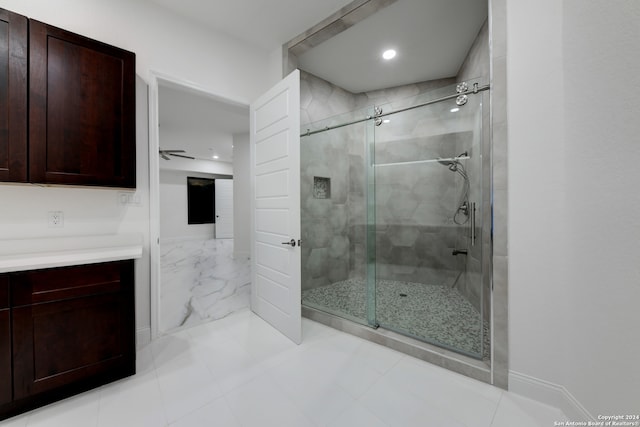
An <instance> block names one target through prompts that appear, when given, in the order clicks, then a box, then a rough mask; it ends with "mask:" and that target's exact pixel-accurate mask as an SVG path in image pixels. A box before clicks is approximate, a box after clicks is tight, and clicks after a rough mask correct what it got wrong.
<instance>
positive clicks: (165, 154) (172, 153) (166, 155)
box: [159, 150, 195, 160]
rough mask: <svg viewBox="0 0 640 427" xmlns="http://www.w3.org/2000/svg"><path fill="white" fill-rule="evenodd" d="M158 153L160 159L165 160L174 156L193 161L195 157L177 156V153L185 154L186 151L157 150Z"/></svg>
mask: <svg viewBox="0 0 640 427" xmlns="http://www.w3.org/2000/svg"><path fill="white" fill-rule="evenodd" d="M159 153H160V157H162V158H163V159H165V160H171V157H169V156H175V157H182V158H184V159H191V160H193V159H195V157H191V156H185V155H183V154H177V153H186V151H184V150H159Z"/></svg>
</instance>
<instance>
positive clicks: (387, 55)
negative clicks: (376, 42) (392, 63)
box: [382, 49, 396, 61]
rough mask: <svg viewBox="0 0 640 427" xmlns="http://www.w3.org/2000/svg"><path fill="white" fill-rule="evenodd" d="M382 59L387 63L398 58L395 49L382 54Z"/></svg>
mask: <svg viewBox="0 0 640 427" xmlns="http://www.w3.org/2000/svg"><path fill="white" fill-rule="evenodd" d="M382 57H383V58H384V59H386V60H387V61H388V60H390V59H393V58H395V57H396V51H395V50H393V49H389V50H385V51H384V52H383V53H382Z"/></svg>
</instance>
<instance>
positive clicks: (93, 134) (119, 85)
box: [29, 20, 136, 188]
mask: <svg viewBox="0 0 640 427" xmlns="http://www.w3.org/2000/svg"><path fill="white" fill-rule="evenodd" d="M135 162H136V159H135V55H134V54H133V53H131V52H128V51H126V50H123V49H119V48H116V47H113V46H110V45H107V44H104V43H101V42H98V41H95V40H92V39H89V38H86V37H83V36H80V35H77V34H74V33H71V32H69V31H65V30H62V29H59V28H56V27H52V26H50V25H47V24H44V23H42V22H38V21H35V20H30V21H29V181H31V182H34V183H47V184H75V185H95V186H110V187H129V188H133V187H135Z"/></svg>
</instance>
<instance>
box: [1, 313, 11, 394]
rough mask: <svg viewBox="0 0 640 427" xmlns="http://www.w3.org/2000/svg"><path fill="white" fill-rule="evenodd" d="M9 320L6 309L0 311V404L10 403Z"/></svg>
mask: <svg viewBox="0 0 640 427" xmlns="http://www.w3.org/2000/svg"><path fill="white" fill-rule="evenodd" d="M10 322H11V319H10V314H9V310H8V309H4V310H0V378H2V380H0V404H3V403H7V402H10V401H11V398H12V395H11V384H12V381H11V323H10Z"/></svg>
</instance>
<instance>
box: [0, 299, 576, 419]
mask: <svg viewBox="0 0 640 427" xmlns="http://www.w3.org/2000/svg"><path fill="white" fill-rule="evenodd" d="M560 420H566V418H565V417H564V415H563V414H562V412H560V411H559V410H557V409H555V408H551V407H549V406H545V405H542V404H539V403H537V402H534V401H532V400H528V399H525V398H522V397H519V396H517V395H514V394H513V393H509V392H504V391H502V390H500V389H498V388H495V387H492V386H489V385H486V384H484V383H481V382H478V381H475V380H472V379H469V378H466V377H463V376H461V375H458V374H455V373H452V372H449V371H447V370H444V369H441V368H438V367H436V366H433V365H430V364H428V363H425V362H422V361H419V360H417V359H414V358H411V357H409V356H405V355H403V354H401V353H398V352H396V351H393V350H390V349H387V348H385V347H381V346H378V345H376V344H373V343H370V342H367V341H364V340H361V339H359V338H356V337H353V336H351V335H347V334H344V333H342V332H339V331H336V330H333V329H331V328H327V327H325V326H323V325H320V324H318V323H315V322H312V321H309V320H306V319H305V320H304V342H303V344H301V345H300V346H296V345H294V344H292V343H291V342H290V341H288V340H287V339H286V338H284V337H283V336H282V335H280V334H279V333H278V332H276V331H275V330H274V329H273V328H272V327H271V326H269V325H268V324H266V323H265V322H264V321H262V320H261V319H260V318H259V317H257V316H255V315H254V314H252V313H251V312H250V311H248V310H244V311H241V312H238V313H234V314H232V315H230V316H229V317H226V318H224V319H222V320H218V321H215V322H211V323H207V324H203V325H199V326H195V327H193V328H191V329H187V330H182V331H179V332H176V333H173V334H171V335H168V336H165V337H163V338H161V339H158V340H156V341H154V342H153V343H152V344H151V345H149V346H147V347H146V348H144V349H142V350H141V351H140V352H139V353H138V374H137V375H135V376H134V377H132V378H128V379H125V380H121V381H118V382H116V383H113V384H109V385H106V386H103V387H101V388H99V389H96V390H93V391H90V392H87V393H84V394H82V395H79V396H76V397H73V398H70V399H67V400H65V401H62V402H59V403H56V404H53V405H50V406H48V407H45V408H41V409H38V410H35V411H32V412H30V413H28V414H24V415H21V416H18V417H15V418H12V419H10V420H6V421H4V422H0V426H2V427H17V426H20V427H24V426H29V427H31V426H46V427H57V426H61V427H75V426H80V427H88V426H91V427H93V426H96V427H106V426H110V427H145V426H149V427H163V426H172V427H198V426H209V427H210V426H215V427H241V426H245V427H250V426H273V427H288V426H291V427H305V426H316V427H319V426H327V427H359V426H363V427H385V426H387V427H412V426H421V427H423V426H436V427H463V426H466V427H512V426H518V427H537V426H553V425H554V421H560Z"/></svg>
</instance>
